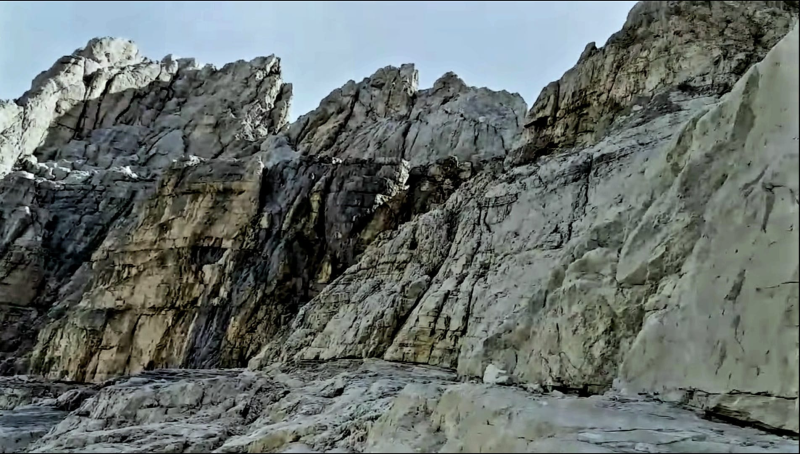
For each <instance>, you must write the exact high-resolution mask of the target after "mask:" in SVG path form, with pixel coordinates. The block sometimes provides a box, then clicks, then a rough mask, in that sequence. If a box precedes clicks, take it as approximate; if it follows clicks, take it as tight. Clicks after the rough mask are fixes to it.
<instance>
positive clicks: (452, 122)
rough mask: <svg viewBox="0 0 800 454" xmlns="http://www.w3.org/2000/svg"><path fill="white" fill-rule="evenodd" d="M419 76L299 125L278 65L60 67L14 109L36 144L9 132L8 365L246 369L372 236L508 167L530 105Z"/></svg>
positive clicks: (115, 54)
mask: <svg viewBox="0 0 800 454" xmlns="http://www.w3.org/2000/svg"><path fill="white" fill-rule="evenodd" d="M416 78H417V74H416V71H415V70H414V69H413V66H411V65H405V66H402V67H401V68H399V69H398V68H393V67H388V68H384V69H382V70H380V71H378V72H377V73H376V74H375V75H373V76H372V77H370V78H367V79H365V80H364V81H363V82H361V83H359V84H356V83H355V82H350V83H348V84H347V85H345V86H344V87H343V88H342V89H340V90H335V91H334V92H333V93H332V94H331V95H330V96H329V97H328V98H326V99H325V100H323V102H322V103H321V105H320V107H319V108H318V109H316V110H315V111H312V112H311V113H309V114H308V115H305V116H303V117H302V118H301V119H300V120H299V121H298V122H296V123H294V124H293V125H291V126H290V127H289V126H286V125H285V123H286V121H285V120H286V115H287V112H288V104H289V101H290V97H291V86H290V85H289V84H284V83H283V82H282V80H281V75H280V61H279V60H278V59H277V58H276V57H274V56H270V57H264V58H257V59H255V60H253V61H251V62H243V61H240V62H237V63H233V64H230V65H226V66H225V67H223V68H222V69H219V70H217V69H215V68H213V67H210V66H205V67H202V68H200V67H199V66H198V65H197V64H196V63H195V62H194V61H193V60H190V59H178V60H174V59H173V58H172V57H166V58H165V59H164V60H163V61H162V62H160V63H156V62H152V61H150V60H147V59H144V58H142V57H139V56H138V51H137V50H136V49H135V47H134V46H133V45H132V44H131V43H129V42H127V41H119V40H113V39H101V40H93V41H91V42H90V43H89V44H88V45H87V47H86V48H85V49H82V50H79V51H76V52H75V54H74V55H73V56H71V57H65V58H64V59H62V60H60V61H59V62H58V63H57V64H56V65H55V66H54V67H53V68H52V69H51V70H49V71H47V72H45V73H43V74H42V75H40V76H39V77H37V79H36V80H35V81H34V84H33V88H32V89H31V91H29V92H28V93H26V94H25V95H24V96H23V97H22V98H20V100H18V101H17V103H16V104H13V105H12V104H9V106H10V107H9V109H12V110H13V109H22V112H23V113H24V115H28V116H30V117H31V118H34V119H37V121H39V123H36V124H37V125H39V126H36V128H39V129H38V130H37V131H38V133H37V134H39V136H41V138H40V139H37V141H35V143H34V142H31V143H34V145H35V146H34V145H31V146H30V147H28V148H25V147H23V146H22V145H21V144H23V142H24V143H27V142H25V140H28V139H26V138H25V137H28V136H30V134H32V132H31V131H34V129H35V128H34V127H33V126H27V127H26V128H24V131H25V134H27V135H28V136H25V137H21V138H20V137H18V136H15V135H14V134H11V131H10V130H9V133H8V134H6V133H4V139H7V140H8V150H11V151H14V152H15V153H17V154H16V155H14V156H11V155H10V154H9V153H11V151H3V152H2V153H3V155H4V156H6V155H7V156H10V159H12V160H16V161H17V166H16V167H15V168H14V169H13V171H12V172H10V173H8V175H6V176H5V178H3V180H2V183H1V184H0V191H2V194H3V195H2V200H3V203H2V204H0V211H2V217H0V232H3V236H2V243H0V270H2V272H1V273H0V289H2V292H0V304H2V305H3V307H4V310H3V311H2V312H1V313H0V322H2V323H3V326H4V327H5V329H4V330H3V334H2V336H3V344H2V352H3V358H0V359H5V362H4V364H2V366H0V368H2V369H3V370H5V371H6V372H21V371H26V370H31V371H34V372H36V373H41V374H44V375H46V376H48V377H51V378H68V379H72V380H88V381H99V380H104V379H106V378H109V377H112V376H117V375H120V374H126V373H136V372H139V371H141V370H144V369H150V368H153V367H165V366H169V367H181V366H183V367H214V366H220V367H237V366H244V365H246V364H247V361H248V360H249V359H251V358H252V357H253V356H255V355H256V354H257V353H258V352H259V351H260V349H261V347H262V346H263V345H264V344H265V343H266V342H268V341H269V340H270V339H271V338H272V337H273V335H275V334H276V333H280V332H283V331H284V330H285V329H287V328H288V326H289V321H290V320H291V319H292V318H293V317H294V315H295V314H296V313H297V311H298V308H299V307H301V306H302V305H303V304H305V303H306V302H307V301H309V300H310V299H311V298H312V297H313V296H315V295H316V294H317V293H319V291H320V290H321V289H322V288H324V287H325V286H326V285H327V284H328V283H329V282H331V281H332V280H333V279H334V278H336V277H338V276H339V275H340V274H341V273H342V271H343V270H344V269H346V268H347V267H348V266H350V265H352V264H353V263H355V261H356V258H357V256H358V255H359V254H360V253H361V252H362V251H363V250H364V248H365V247H366V245H368V244H369V243H370V242H372V241H373V240H374V238H375V237H376V236H377V235H378V234H379V233H380V232H382V231H384V230H387V229H393V228H394V227H395V226H396V225H398V224H399V223H401V222H404V221H405V220H407V219H409V218H410V217H411V216H412V215H413V214H414V213H416V212H422V211H426V210H428V209H430V208H431V207H432V206H434V205H437V204H442V203H444V202H445V201H446V199H447V198H448V197H449V195H450V194H451V193H452V192H453V191H454V190H455V189H456V188H457V187H458V186H459V185H460V184H462V183H463V182H464V181H466V180H468V179H469V178H470V177H471V176H472V175H473V174H474V173H475V172H477V171H478V170H479V169H480V167H481V165H482V164H481V163H482V162H483V161H485V160H486V159H490V158H494V157H500V158H502V157H503V156H504V155H505V153H506V151H507V148H505V147H506V145H505V144H507V143H508V144H510V143H511V140H512V139H513V137H514V135H515V134H516V133H517V130H518V126H519V124H520V122H521V118H522V116H523V115H524V112H525V109H526V106H525V103H524V101H523V100H522V98H521V97H520V96H519V95H511V94H508V93H506V92H492V91H490V90H487V89H475V88H470V87H467V86H466V85H465V84H464V83H463V81H461V80H460V79H458V77H456V76H455V75H453V74H447V75H445V76H444V77H442V78H441V79H440V80H439V81H438V82H437V83H436V85H435V86H434V87H433V88H432V89H429V90H422V91H418V90H417V88H416V82H415V81H416ZM57 87H67V88H64V89H57ZM72 92H74V93H80V95H75V96H73V97H72V98H65V97H66V96H67V94H66V93H72ZM42 100H44V101H42ZM45 101H46V102H50V103H56V104H58V105H59V106H62V107H58V108H54V109H55V110H53V111H49V110H46V112H45V113H46V114H47V115H50V116H49V117H46V115H45V114H43V113H38V111H37V110H35V109H34V107H31V106H38V105H39V104H37V103H42V102H45ZM15 106H16V107H15ZM42 109H44V108H42ZM14 112H16V110H14ZM332 112H333V113H332ZM45 117H46V118H45ZM398 134H400V135H398ZM406 136H408V141H407V143H406ZM395 139H402V140H400V141H399V142H398V141H396V140H395ZM370 141H371V142H370ZM3 150H6V148H4V149H3ZM34 344H35V345H34Z"/></svg>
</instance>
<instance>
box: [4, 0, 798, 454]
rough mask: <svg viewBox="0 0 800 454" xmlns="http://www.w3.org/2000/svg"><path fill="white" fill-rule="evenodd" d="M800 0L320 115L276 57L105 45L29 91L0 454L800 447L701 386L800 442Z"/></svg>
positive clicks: (643, 22)
mask: <svg viewBox="0 0 800 454" xmlns="http://www.w3.org/2000/svg"><path fill="white" fill-rule="evenodd" d="M797 5H798V4H797V2H640V3H639V4H637V5H636V6H635V7H634V8H633V10H632V11H631V13H630V14H629V16H628V20H627V21H626V23H625V25H624V26H623V29H622V30H621V31H620V32H618V33H616V34H615V35H613V36H612V37H611V38H610V39H609V40H608V42H607V43H606V45H605V46H603V47H602V48H597V47H596V46H595V45H594V44H590V45H589V46H587V48H586V50H585V51H584V52H583V54H582V55H581V56H580V58H579V59H578V63H577V64H576V66H575V67H574V68H572V69H571V70H569V71H567V73H565V75H564V76H563V77H562V78H561V79H560V80H558V81H556V82H553V83H551V84H550V85H548V86H547V87H545V89H544V90H543V91H542V94H541V95H540V96H539V98H538V99H537V100H536V102H535V103H534V104H533V106H532V107H531V108H530V110H528V108H527V106H526V104H525V102H524V101H523V100H522V98H521V97H520V96H519V95H517V94H510V93H508V92H505V91H499V92H497V91H491V90H489V89H486V88H474V87H469V86H468V85H466V83H465V82H464V81H462V80H461V79H459V78H458V77H457V76H456V75H454V74H452V73H448V74H445V75H444V76H442V77H441V78H440V79H438V80H437V81H436V82H435V84H434V86H433V87H432V88H429V89H420V88H419V87H418V86H417V80H418V76H417V72H416V70H415V69H414V67H413V65H408V64H407V65H401V66H400V67H386V68H382V69H380V70H378V71H377V72H376V73H375V74H373V75H372V76H370V77H368V78H366V79H364V80H362V81H361V82H355V81H350V82H348V83H346V84H345V85H344V86H342V87H341V88H339V89H337V90H334V91H333V92H332V93H331V94H330V95H329V96H327V97H326V98H325V99H323V100H322V101H321V103H320V106H319V107H318V108H317V109H315V110H313V111H311V112H309V113H307V114H305V115H302V116H300V117H299V118H298V119H297V121H295V122H293V123H288V122H287V117H288V109H289V107H290V102H291V95H292V87H291V85H290V84H288V83H285V82H284V81H283V80H282V77H281V67H280V60H279V59H278V58H277V57H275V56H269V57H260V58H256V59H254V60H252V61H250V62H244V61H239V62H236V63H232V64H228V65H226V66H224V67H223V68H221V69H217V68H214V67H212V66H209V65H206V66H201V65H198V64H197V63H196V62H195V61H194V60H192V59H174V58H172V57H166V58H164V59H163V60H162V61H161V62H154V61H151V60H149V59H147V58H144V57H142V56H141V55H140V54H139V52H138V50H137V49H136V47H135V45H134V44H132V43H131V42H129V41H125V40H119V39H111V38H102V39H94V40H92V41H90V42H89V43H88V44H87V46H86V47H85V48H83V49H79V50H77V51H76V52H74V53H73V54H72V55H70V56H67V57H63V58H62V59H60V60H59V61H58V62H57V63H56V64H55V65H54V66H53V67H52V68H51V69H50V70H48V71H45V72H43V73H42V74H41V75H39V76H38V77H37V78H36V79H35V80H34V81H33V83H32V88H31V90H29V91H28V92H27V93H25V94H24V95H23V96H22V97H21V98H19V99H17V100H15V101H14V102H2V103H0V325H1V326H2V330H0V373H2V374H4V375H14V374H18V375H20V374H27V375H29V376H30V377H34V376H38V377H39V378H37V379H36V380H39V381H37V382H36V383H37V384H35V386H34V385H33V384H31V382H29V380H33V378H25V377H23V378H19V377H16V378H14V379H9V380H11V381H8V382H7V383H6V382H4V383H6V384H5V385H4V391H3V393H4V394H2V396H0V397H2V398H3V399H4V400H3V402H6V404H4V408H3V410H2V411H6V412H12V413H8V414H0V445H2V450H19V449H23V448H25V449H31V450H37V451H41V452H49V451H53V450H56V451H85V450H111V449H113V450H122V451H169V452H196V451H198V450H199V451H212V450H216V451H219V452H242V451H247V450H250V451H253V452H262V451H276V452H277V451H283V450H288V451H287V452H299V451H297V450H313V451H318V452H323V451H330V450H348V451H396V450H403V451H405V450H415V449H420V450H423V451H446V452H450V451H470V452H472V451H479V450H484V451H486V450H504V451H505V450H508V451H515V452H518V451H531V450H533V451H570V452H572V451H581V452H598V451H601V452H606V450H609V451H620V450H621V451H626V450H638V451H642V450H671V449H674V450H676V451H681V450H684V451H685V450H695V449H698V450H710V451H719V450H723V451H726V450H733V451H738V450H741V449H750V450H753V451H759V452H760V451H764V452H768V451H770V450H774V451H778V452H780V451H781V450H785V449H793V450H796V449H797V442H796V440H787V439H784V438H780V437H778V436H776V435H765V434H763V433H761V432H757V431H755V430H754V429H751V428H748V429H742V428H733V427H731V426H727V425H724V424H720V423H716V422H710V421H704V420H700V419H698V418H697V417H696V416H695V415H694V414H693V413H691V412H689V411H687V410H685V409H684V410H677V409H675V408H673V407H674V406H675V405H676V404H677V405H678V406H683V407H688V408H691V409H693V410H701V414H703V415H706V416H708V417H715V418H720V419H722V420H725V421H731V420H732V421H735V422H737V424H740V425H741V424H743V425H749V426H753V427H756V428H759V429H766V430H769V431H772V432H775V433H778V434H782V435H786V434H790V435H791V434H794V435H793V436H795V437H796V435H797V433H798V431H799V430H800V428H799V427H798V385H797V383H798V379H800V377H798V370H799V368H800V364H798V345H799V344H800V340H799V339H798V330H797V327H798V325H800V314H799V313H798V299H799V297H800V294H799V293H798V291H799V290H798V281H799V280H800V275H799V273H800V258H799V257H798V254H799V253H798V250H799V249H800V234H799V233H798V225H797V223H798V221H800V219H799V217H800V202H799V201H798V200H799V199H798V197H800V175H799V173H800V172H799V171H798V167H799V166H800V150H799V149H798V147H800V142H798V137H800V130H798V122H799V121H800V115H799V114H798V105H797V99H798V95H799V93H798V85H799V84H800V81H799V80H798V72H799V71H798V67H799V66H800V62H799V61H798V52H799V51H800V49H799V46H798V28H797V25H796V23H797V16H798V6H797ZM362 360H363V361H362ZM244 367H248V368H249V369H250V370H248V371H246V370H243V369H242V368H244ZM137 374H139V375H137ZM27 375H26V377H27ZM131 375H134V377H132V378H131V377H128V376H131ZM120 377H122V378H120ZM56 379H63V380H71V381H77V382H88V383H93V385H87V384H80V385H79V384H70V385H69V386H67V387H66V388H65V387H64V386H66V385H64V386H62V385H59V386H60V387H59V386H56V387H55V388H52V389H51V388H49V387H50V386H51V384H48V383H51V382H52V381H53V380H56ZM481 379H483V381H484V382H485V383H484V384H478V383H476V382H477V381H480V380H481ZM26 380H28V381H26ZM41 380H45V381H41ZM48 380H49V381H48ZM459 381H461V382H464V381H467V382H468V383H461V384H459V383H458V382H459ZM40 382H41V383H40ZM503 385H511V387H505V388H504V387H502V386H503ZM53 386H55V385H53ZM34 389H35V390H36V391H35V392H33V391H31V390H34ZM542 392H543V393H544V394H541V393H542ZM70 393H71V394H70ZM561 393H566V394H567V395H566V396H565V395H562V394H561ZM64 396H66V397H64ZM589 396H592V397H589ZM634 396H637V397H634ZM59 399H60V400H59ZM659 401H666V402H667V403H664V402H659ZM59 402H61V403H59ZM125 402H133V403H125ZM77 407H80V408H77ZM544 407H547V409H546V410H547V411H546V412H545V411H544V410H543V409H544ZM15 411H18V412H19V413H13V412H15ZM67 412H72V413H69V416H66V415H67ZM487 412H488V413H487ZM540 413H541V414H540ZM15 414H16V415H18V416H19V417H18V418H17V420H18V421H23V422H24V424H23V423H19V424H16V425H8V427H6V426H7V424H6V423H5V422H4V421H11V420H12V419H14V418H15V417H14V415H15ZM37 415H39V416H37ZM120 415H122V416H120ZM647 415H649V416H647ZM484 416H485V417H484ZM642 418H644V419H642ZM648 418H650V419H652V421H651V420H650V419H648ZM39 419H41V420H39ZM540 419H541V421H540ZM665 420H669V421H672V422H674V425H670V426H669V427H667V428H666V429H665V428H664V427H665V426H663V424H665V423H664V422H663V421H665ZM545 421H546V422H545ZM598 421H602V424H605V425H603V426H602V427H599V426H597V423H598ZM634 421H645V422H644V423H641V424H643V425H641V424H639V423H634ZM648 421H649V422H648ZM8 424H11V423H8ZM548 424H549V425H548ZM659 424H661V425H659ZM670 424H672V423H670ZM12 426H13V427H12ZM645 426H646V427H645ZM634 428H635V430H634ZM632 430H633V432H630V433H627V432H626V435H620V434H621V433H623V432H625V431H632ZM98 431H102V433H99V432H98ZM48 432H49V433H48ZM22 433H27V434H28V435H25V437H21V436H20V434H22ZM46 433H47V435H45V434H46ZM40 437H43V438H40ZM37 439H38V440H39V441H36V440H37ZM10 440H16V441H13V442H12V441H10ZM514 440H516V441H514ZM698 443H699V444H698ZM787 443H788V444H787Z"/></svg>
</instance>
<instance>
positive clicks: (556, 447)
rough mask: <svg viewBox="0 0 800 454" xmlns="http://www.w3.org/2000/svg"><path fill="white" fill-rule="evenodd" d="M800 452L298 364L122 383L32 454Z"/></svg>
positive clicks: (651, 411) (604, 402) (555, 400)
mask: <svg viewBox="0 0 800 454" xmlns="http://www.w3.org/2000/svg"><path fill="white" fill-rule="evenodd" d="M42 408H44V407H42ZM30 411H31V407H20V408H17V409H14V410H12V411H10V412H7V413H8V414H10V415H16V416H17V417H18V418H19V419H17V420H16V421H17V424H21V423H22V422H23V417H24V416H25V415H26V414H28V412H30ZM2 417H3V416H0V418H2ZM40 437H41V435H40ZM0 440H1V439H0ZM6 446H7V445H6ZM797 449H798V444H797V441H796V440H791V439H787V438H782V437H778V436H775V435H768V434H764V433H761V432H759V431H757V430H754V429H748V428H739V427H735V426H731V425H728V424H722V423H718V422H712V421H707V420H704V419H702V418H700V417H698V416H697V415H696V414H694V413H692V412H690V411H688V410H683V409H678V408H675V407H674V406H672V405H670V404H666V403H659V402H654V401H649V400H643V399H635V398H626V397H624V396H619V395H615V394H608V395H604V396H593V397H591V398H580V397H576V396H565V395H563V394H561V393H559V392H551V393H532V392H529V391H526V390H524V389H519V388H513V387H499V386H494V385H483V384H476V383H458V382H457V381H456V376H455V374H454V373H453V372H452V371H447V370H443V369H438V368H432V367H427V366H416V365H410V364H399V363H388V362H385V361H380V360H365V361H363V362H362V361H360V360H338V361H331V362H326V363H318V362H317V363H315V362H311V363H309V362H300V363H294V364H291V365H289V364H287V365H283V366H281V367H278V368H272V369H270V370H268V371H264V372H260V371H256V372H253V371H242V370H227V371H222V370H158V371H151V372H145V373H143V374H141V375H138V376H135V377H129V378H124V379H117V380H113V381H110V382H108V383H105V384H103V385H101V389H100V390H99V392H98V393H97V394H96V395H94V396H92V397H91V398H89V399H87V400H85V401H83V403H82V404H81V406H80V407H79V408H78V409H76V410H75V411H73V412H72V413H71V414H69V416H66V417H65V418H64V419H63V420H62V421H61V422H60V423H58V424H57V425H56V426H55V427H54V428H53V429H52V430H50V432H49V433H47V434H46V435H44V436H43V437H41V438H38V440H35V441H34V442H33V443H32V444H30V445H28V446H27V449H26V451H27V452H154V451H156V452H791V451H794V450H797Z"/></svg>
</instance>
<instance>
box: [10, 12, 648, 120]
mask: <svg viewBox="0 0 800 454" xmlns="http://www.w3.org/2000/svg"><path fill="white" fill-rule="evenodd" d="M634 3H635V2H458V1H453V2H308V3H303V2H269V3H267V2H264V3H256V2H219V3H216V2H6V1H4V2H2V3H0V99H11V98H16V97H18V96H20V95H21V94H22V93H23V92H24V91H25V90H27V89H28V88H29V87H30V81H31V80H32V79H33V77H34V76H36V75H37V74H38V73H39V72H41V71H43V70H45V69H47V68H49V67H50V65H52V64H53V62H55V60H56V59H57V58H58V57H60V56H62V55H66V54H70V53H72V51H74V50H75V49H76V48H79V47H82V46H83V45H85V44H86V42H87V41H88V40H89V39H90V38H92V37H96V36H119V37H123V38H129V39H132V40H133V41H134V42H136V43H137V44H138V45H139V48H140V50H141V52H142V53H143V54H144V55H146V56H147V57H149V58H152V59H156V60H160V59H161V58H162V57H163V56H164V55H166V54H170V53H171V54H173V55H175V56H177V57H194V58H196V59H197V61H198V62H200V63H212V64H214V65H217V66H222V65H223V64H225V63H227V62H230V61H235V60H238V59H251V58H253V57H256V56H260V55H269V54H273V53H274V54H275V55H277V56H278V57H280V58H281V61H282V67H283V72H284V79H285V80H286V81H287V82H291V83H292V84H294V101H293V103H292V118H296V117H297V116H299V115H301V114H304V113H306V112H308V111H309V110H311V109H313V108H315V107H316V106H317V105H318V104H319V101H320V100H321V99H322V98H323V97H324V96H325V95H327V94H328V93H330V91H331V90H333V89H334V88H337V87H340V86H341V85H343V84H344V83H345V82H347V81H348V80H349V79H354V80H357V81H358V80H361V79H362V78H364V77H367V76H369V75H370V74H372V73H373V72H374V71H375V70H376V69H378V68H380V67H383V66H386V65H395V66H399V65H400V64H402V63H415V64H416V66H417V69H418V70H419V72H420V88H428V87H430V86H431V85H432V84H433V82H434V81H435V80H436V79H437V78H438V77H439V76H441V75H442V74H444V73H445V72H447V71H454V72H455V73H456V74H458V75H459V76H461V78H462V79H464V80H465V81H466V82H467V83H468V84H469V85H475V86H486V87H489V88H492V89H498V90H499V89H506V90H508V91H510V92H518V93H520V94H521V95H522V96H523V97H524V98H525V101H527V102H528V104H529V105H530V104H531V103H532V102H533V101H534V100H535V99H536V97H537V96H538V94H539V92H540V91H541V89H542V87H544V86H545V85H546V84H547V83H549V82H550V81H553V80H556V79H558V78H559V77H561V75H562V74H563V73H564V71H566V70H567V69H569V68H570V67H572V66H573V65H574V64H575V62H576V61H577V60H578V57H579V56H580V53H581V51H582V50H583V48H584V46H585V45H586V44H587V43H588V42H590V41H596V42H597V45H598V47H599V46H602V45H603V44H604V43H605V41H606V39H607V38H608V37H609V36H610V35H611V34H612V33H614V32H615V31H617V30H619V29H620V27H621V26H622V24H623V23H624V21H625V17H626V15H627V13H628V11H629V10H630V8H631V7H632V6H633V4H634Z"/></svg>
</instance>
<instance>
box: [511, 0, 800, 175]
mask: <svg viewBox="0 0 800 454" xmlns="http://www.w3.org/2000/svg"><path fill="white" fill-rule="evenodd" d="M799 9H800V6H799V5H798V3H797V2H710V3H709V2H677V1H652V2H639V3H637V4H636V6H635V7H634V8H633V9H632V10H631V11H630V13H628V18H627V20H626V22H625V24H624V25H623V27H622V30H620V31H619V32H617V33H615V34H613V35H612V36H611V37H610V38H609V39H608V41H607V42H606V45H605V46H603V47H602V48H601V49H597V47H596V45H595V43H589V44H588V45H587V46H586V49H585V50H584V51H583V53H582V54H581V56H580V59H579V61H578V64H577V65H575V67H574V68H572V69H570V70H569V71H567V72H566V74H564V76H563V77H562V78H561V79H559V80H558V81H555V82H553V83H551V84H549V85H548V86H547V87H546V88H545V89H544V90H542V92H541V94H540V95H539V98H538V99H537V100H536V102H534V104H533V106H531V109H530V111H529V112H528V114H527V116H526V119H525V133H524V134H523V140H522V143H523V144H524V146H523V147H522V148H521V149H520V150H518V151H517V152H516V153H513V154H512V155H511V156H510V158H511V159H512V160H513V161H514V162H516V163H524V162H530V160H532V159H535V157H536V156H538V155H541V154H547V153H550V152H553V151H555V150H557V149H560V148H565V147H580V146H586V145H592V144H595V143H597V142H598V141H599V140H601V139H602V138H603V137H604V136H605V135H606V134H607V133H608V127H609V126H610V125H611V124H612V123H613V121H614V120H615V119H616V118H617V117H618V116H620V115H625V114H626V112H629V111H630V109H631V108H632V107H633V106H636V105H641V104H642V103H646V102H647V100H648V99H650V98H652V97H653V96H654V95H656V94H658V93H659V92H660V91H663V90H664V89H665V88H669V87H678V88H680V90H682V91H687V92H691V93H707V94H712V93H713V94H717V95H719V94H722V93H726V92H727V91H729V90H730V89H731V87H732V86H733V84H734V83H735V82H736V81H737V80H739V77H741V76H742V75H743V74H744V73H745V71H747V69H748V68H749V67H750V66H752V65H753V64H754V63H756V62H758V61H759V60H761V58H763V56H764V55H765V54H766V52H767V51H768V50H769V49H771V48H772V46H774V45H775V44H776V43H777V42H778V40H780V39H781V38H782V37H783V35H784V34H785V33H786V31H787V30H788V28H789V27H790V26H791V24H792V22H793V20H794V17H796V14H797V12H798V10H799ZM787 12H792V13H793V14H787Z"/></svg>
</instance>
